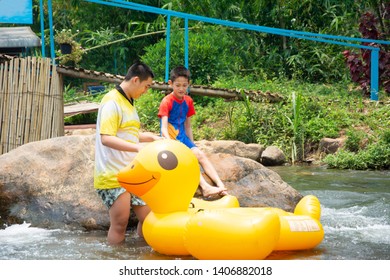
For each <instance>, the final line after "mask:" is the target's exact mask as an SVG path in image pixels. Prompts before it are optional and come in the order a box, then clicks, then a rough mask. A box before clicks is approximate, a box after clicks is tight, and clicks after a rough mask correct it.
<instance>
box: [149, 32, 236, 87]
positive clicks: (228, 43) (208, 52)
mask: <svg viewBox="0 0 390 280" xmlns="http://www.w3.org/2000/svg"><path fill="white" fill-rule="evenodd" d="M233 46H234V45H233V43H232V39H231V38H230V36H229V35H228V33H227V32H226V29H225V28H223V27H216V26H201V28H196V29H194V30H191V36H189V49H190V52H189V61H190V62H191V65H190V67H189V68H190V71H191V80H192V82H193V83H194V84H210V83H212V82H214V81H215V80H217V78H218V77H222V76H226V75H227V74H228V73H229V72H233V71H234V70H235V67H236V64H237V61H238V57H237V56H236V55H234V52H235V51H234V48H233ZM170 48H171V52H170V54H171V56H170V65H171V68H173V67H175V66H177V65H184V31H183V30H173V31H172V33H171V45H170ZM145 50H146V53H145V55H143V56H142V60H143V61H144V62H146V63H147V64H150V65H153V71H154V72H155V74H156V80H164V79H165V59H164V58H165V52H166V41H165V39H161V40H160V41H159V42H158V43H156V44H154V45H151V46H148V47H146V49H145Z"/></svg>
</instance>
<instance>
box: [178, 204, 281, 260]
mask: <svg viewBox="0 0 390 280" xmlns="http://www.w3.org/2000/svg"><path fill="white" fill-rule="evenodd" d="M279 232H280V221H279V217H278V215H277V214H275V213H273V212H272V211H268V210H266V209H262V210H261V209H260V210H259V211H252V210H251V209H249V208H239V207H236V208H225V209H205V210H201V211H198V212H197V213H196V214H193V215H192V216H191V217H190V219H189V220H188V223H187V225H186V229H185V235H184V244H185V246H186V248H187V250H188V251H189V252H190V253H191V255H192V256H194V257H195V258H197V259H201V260H239V259H241V260H250V259H258V260H259V259H264V258H266V257H267V256H268V255H269V254H270V253H271V252H272V250H273V249H274V247H275V245H276V242H277V241H278V239H279Z"/></svg>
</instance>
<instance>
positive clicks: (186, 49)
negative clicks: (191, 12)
mask: <svg viewBox="0 0 390 280" xmlns="http://www.w3.org/2000/svg"><path fill="white" fill-rule="evenodd" d="M188 45H189V40H188V18H185V19H184V66H185V67H186V68H187V69H189V65H188V53H189V51H188Z"/></svg>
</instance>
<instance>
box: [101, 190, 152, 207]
mask: <svg viewBox="0 0 390 280" xmlns="http://www.w3.org/2000/svg"><path fill="white" fill-rule="evenodd" d="M96 192H97V193H98V195H99V196H100V198H101V199H102V200H103V203H104V205H106V206H107V208H108V209H110V208H111V206H112V205H113V204H114V202H115V200H116V199H117V198H118V197H119V196H120V195H121V194H122V193H124V192H126V190H125V189H124V188H115V189H97V190H96ZM130 205H133V206H135V205H137V206H143V205H146V203H145V202H144V201H143V200H142V199H141V198H139V197H138V196H136V195H134V194H131V201H130Z"/></svg>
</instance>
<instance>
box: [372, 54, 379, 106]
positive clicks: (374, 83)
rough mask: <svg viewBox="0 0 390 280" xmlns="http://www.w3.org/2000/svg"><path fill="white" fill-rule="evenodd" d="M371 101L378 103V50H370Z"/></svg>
mask: <svg viewBox="0 0 390 280" xmlns="http://www.w3.org/2000/svg"><path fill="white" fill-rule="evenodd" d="M370 78H371V79H370V80H371V85H370V88H371V100H374V101H378V91H379V90H378V89H379V50H378V49H373V50H371V77H370Z"/></svg>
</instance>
